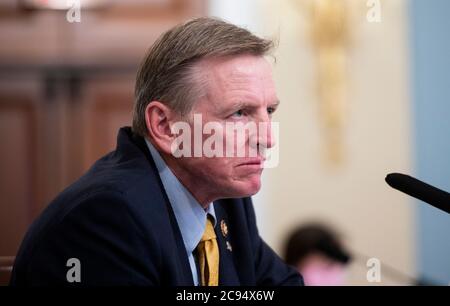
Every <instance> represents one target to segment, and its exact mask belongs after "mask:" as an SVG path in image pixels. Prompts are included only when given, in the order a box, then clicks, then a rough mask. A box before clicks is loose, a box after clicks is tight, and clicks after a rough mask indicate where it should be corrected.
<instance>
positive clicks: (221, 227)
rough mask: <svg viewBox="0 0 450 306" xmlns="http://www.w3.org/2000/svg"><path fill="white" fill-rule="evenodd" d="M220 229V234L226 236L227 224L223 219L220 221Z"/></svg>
mask: <svg viewBox="0 0 450 306" xmlns="http://www.w3.org/2000/svg"><path fill="white" fill-rule="evenodd" d="M220 229H221V231H222V235H223V236H224V237H227V236H228V226H227V224H226V223H225V220H222V221H220Z"/></svg>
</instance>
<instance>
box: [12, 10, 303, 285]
mask: <svg viewBox="0 0 450 306" xmlns="http://www.w3.org/2000/svg"><path fill="white" fill-rule="evenodd" d="M271 47H272V42H270V41H268V40H264V39H261V38H258V37H256V36H254V35H253V34H251V33H250V32H248V31H247V30H245V29H242V28H239V27H236V26H234V25H231V24H228V23H225V22H223V21H219V20H215V19H211V18H199V19H195V20H192V21H189V22H187V23H185V24H182V25H179V26H177V27H175V28H173V29H171V30H169V31H168V32H166V33H164V34H163V35H162V36H161V37H160V38H159V39H158V41H157V42H156V43H155V44H154V45H153V47H152V48H151V49H150V51H149V53H148V54H147V56H146V58H145V60H144V61H143V63H142V65H141V67H140V70H139V72H138V76H137V81H136V101H135V109H134V117H133V127H132V128H129V127H125V128H122V129H120V131H119V135H118V137H117V148H116V150H115V151H113V152H111V153H109V154H108V155H106V156H104V157H103V158H101V159H100V160H98V161H97V162H96V163H95V164H94V165H93V166H92V168H91V169H90V170H89V171H88V172H87V173H86V174H85V175H84V176H82V177H81V178H80V179H79V180H78V181H77V182H75V183H74V184H72V185H71V186H69V187H68V188H67V189H66V190H64V191H63V192H62V193H61V194H60V195H59V196H58V197H57V198H56V199H55V200H54V201H53V202H52V203H51V204H50V205H49V206H48V208H47V209H46V210H45V211H44V212H43V214H42V215H41V216H40V217H39V218H38V220H36V221H35V222H34V224H33V225H32V226H31V228H30V229H29V231H28V233H27V235H26V237H25V239H24V241H23V243H22V246H21V248H20V250H19V253H18V255H17V258H16V262H15V265H14V270H13V276H12V279H11V284H12V285H17V286H30V285H81V286H92V285H144V286H145V285H159V286H164V285H169V286H174V285H204V286H215V285H301V284H302V283H303V281H302V278H301V276H300V275H299V274H298V273H297V272H296V271H295V270H294V269H292V268H290V267H289V266H287V265H286V264H285V263H284V262H283V261H282V260H281V259H280V258H279V257H278V256H277V255H276V254H275V253H274V252H273V251H272V250H271V249H270V247H269V246H268V245H267V244H266V243H265V242H264V241H263V240H262V239H261V237H260V236H259V234H258V230H257V226H256V220H255V214H254V210H253V205H252V201H251V198H250V196H251V195H253V194H255V193H256V192H257V191H258V190H259V188H260V184H261V182H260V176H261V173H262V169H263V165H264V156H265V155H264V150H265V149H267V148H270V147H272V146H273V143H274V140H273V137H272V132H271V130H270V125H269V127H267V123H270V122H271V114H272V113H273V112H274V111H275V110H276V107H277V105H278V99H277V97H276V93H275V87H274V85H273V81H272V76H271V66H270V64H269V63H268V62H267V61H266V59H265V58H264V56H265V55H266V54H267V53H268V52H269V51H270V49H271ZM237 123H241V124H248V123H257V124H261V123H264V124H266V129H265V130H264V131H261V130H260V129H258V130H256V132H255V131H254V130H252V129H246V130H244V133H243V134H242V133H241V134H239V133H240V132H242V130H240V129H233V130H229V129H228V126H229V125H230V124H231V125H233V124H234V125H236V124H237ZM208 124H209V125H208ZM208 126H209V127H208ZM198 128H200V132H199V133H200V134H199V133H198ZM212 130H214V137H213V138H211V134H212ZM192 131H193V132H192ZM199 135H200V136H199ZM238 136H239V137H238ZM240 136H242V137H240ZM239 138H240V140H237V139H239ZM208 144H209V146H208ZM211 144H214V145H211ZM230 148H231V150H230ZM241 149H242V150H243V151H242V152H244V154H243V155H242V154H237V153H236V152H240V150H241ZM252 150H255V151H254V152H256V154H254V155H252V154H250V153H249V152H253V151H252ZM225 152H226V153H227V154H224V153H225ZM230 152H231V153H230Z"/></svg>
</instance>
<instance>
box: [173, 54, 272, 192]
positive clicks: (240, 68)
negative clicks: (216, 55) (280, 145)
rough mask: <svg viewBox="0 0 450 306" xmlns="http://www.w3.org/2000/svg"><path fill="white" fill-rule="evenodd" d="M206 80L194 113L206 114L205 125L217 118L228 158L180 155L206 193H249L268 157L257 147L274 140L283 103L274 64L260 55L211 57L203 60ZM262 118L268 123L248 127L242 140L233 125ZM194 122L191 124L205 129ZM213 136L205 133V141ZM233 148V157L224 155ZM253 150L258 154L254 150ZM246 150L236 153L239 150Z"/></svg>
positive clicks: (216, 127) (254, 189)
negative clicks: (277, 111) (273, 117)
mask: <svg viewBox="0 0 450 306" xmlns="http://www.w3.org/2000/svg"><path fill="white" fill-rule="evenodd" d="M201 71H202V73H203V77H205V78H206V79H205V80H206V84H207V88H206V93H207V94H206V95H205V96H204V97H203V98H201V99H200V100H199V101H197V102H196V104H195V105H194V107H193V110H192V113H191V118H193V115H197V116H198V115H201V118H202V127H205V124H207V123H208V122H210V123H211V122H214V132H215V136H220V137H221V138H222V139H223V157H218V156H214V157H207V156H205V154H202V156H201V157H188V158H186V157H184V158H181V159H180V160H179V164H180V166H181V168H183V170H184V172H186V173H188V177H189V178H190V179H191V180H193V181H192V184H195V185H196V186H198V188H200V189H202V188H203V189H204V192H207V193H210V195H213V196H212V198H213V199H217V198H231V197H244V196H250V195H253V194H255V193H256V192H258V190H259V189H260V186H261V173H262V170H263V168H262V167H263V162H264V157H263V156H262V154H261V152H259V151H258V152H257V154H255V152H256V151H255V147H258V148H260V149H265V148H270V147H272V146H273V145H274V139H273V137H272V132H271V129H270V122H271V115H272V113H273V112H274V111H275V109H276V107H277V105H278V98H277V96H276V92H275V86H274V82H273V80H272V72H271V66H270V64H269V63H268V61H267V60H266V59H264V58H263V57H259V56H251V55H246V56H237V57H229V58H225V59H223V58H222V59H211V60H207V61H205V62H204V63H202V64H201ZM251 122H253V123H254V126H256V127H258V126H259V125H260V123H263V125H264V124H265V126H266V127H267V126H268V129H266V130H258V131H257V133H254V132H252V131H249V130H247V131H246V132H245V133H244V134H243V135H240V136H239V137H243V138H241V140H240V141H237V140H238V138H239V137H237V133H238V132H236V130H230V129H229V128H228V129H227V127H226V126H227V125H228V127H230V126H233V125H231V124H236V123H242V124H248V123H251ZM194 124H195V123H194V122H191V123H190V125H191V129H192V130H194V129H195V128H197V129H198V128H201V126H198V124H197V126H195V127H194ZM208 138H211V135H210V134H203V135H202V139H203V143H205V141H207V139H208ZM227 146H228V148H230V147H232V148H233V149H234V150H233V151H234V154H232V155H233V156H229V155H228V156H225V155H226V154H227V153H226V152H225V150H226V148H227ZM252 149H253V153H250V152H251V150H252ZM239 150H241V152H245V154H244V156H240V157H238V156H236V155H237V154H236V152H238V151H239Z"/></svg>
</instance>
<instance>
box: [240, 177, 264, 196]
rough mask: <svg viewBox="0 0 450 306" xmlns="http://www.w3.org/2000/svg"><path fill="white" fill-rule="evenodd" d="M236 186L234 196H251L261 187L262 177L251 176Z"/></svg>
mask: <svg viewBox="0 0 450 306" xmlns="http://www.w3.org/2000/svg"><path fill="white" fill-rule="evenodd" d="M236 187H237V188H233V189H234V191H235V192H234V195H233V198H245V197H251V196H253V195H255V194H256V193H258V191H259V190H260V189H261V179H260V177H259V176H258V177H257V178H256V177H255V178H251V179H249V180H246V181H245V182H242V183H240V184H239V186H236Z"/></svg>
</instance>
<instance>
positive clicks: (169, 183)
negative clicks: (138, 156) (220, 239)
mask: <svg viewBox="0 0 450 306" xmlns="http://www.w3.org/2000/svg"><path fill="white" fill-rule="evenodd" d="M145 142H146V143H147V147H148V149H149V150H150V153H151V155H152V157H153V160H154V161H155V164H156V168H157V169H158V173H159V176H160V177H161V181H162V184H163V186H164V189H165V190H166V193H167V196H168V198H169V201H170V204H171V205H172V209H173V211H174V213H175V218H176V220H177V223H178V226H179V228H180V231H181V236H182V237H183V242H184V247H185V248H186V252H187V255H188V258H189V264H190V266H191V272H192V278H193V280H194V284H195V286H198V284H199V283H198V272H197V263H196V260H195V257H194V254H193V252H194V250H195V249H196V247H197V245H198V243H199V242H200V239H201V238H202V236H203V232H204V231H205V227H206V218H207V216H208V215H210V216H211V217H212V218H213V225H214V227H215V226H216V214H215V211H214V205H213V204H212V203H210V204H209V205H208V208H207V209H206V210H205V209H203V207H202V206H201V205H200V203H198V201H197V200H196V199H195V198H194V196H193V195H192V194H191V193H190V192H189V191H188V190H187V189H186V187H184V186H183V184H181V182H180V181H179V180H178V178H177V177H176V176H175V174H173V172H172V170H170V168H169V167H168V166H167V164H166V163H165V161H164V159H163V158H162V157H161V155H160V154H159V152H158V151H157V150H156V148H155V147H154V146H153V145H152V144H151V143H150V141H148V140H147V139H146V140H145Z"/></svg>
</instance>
